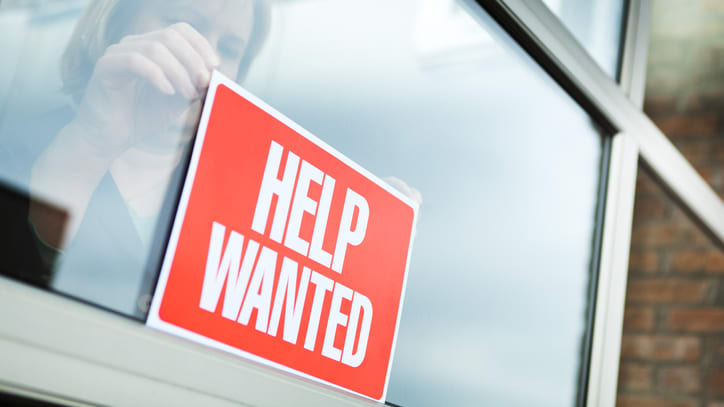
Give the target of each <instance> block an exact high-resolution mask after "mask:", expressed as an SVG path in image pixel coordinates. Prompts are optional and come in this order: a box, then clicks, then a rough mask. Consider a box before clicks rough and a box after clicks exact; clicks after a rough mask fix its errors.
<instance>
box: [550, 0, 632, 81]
mask: <svg viewBox="0 0 724 407" xmlns="http://www.w3.org/2000/svg"><path fill="white" fill-rule="evenodd" d="M543 2H544V3H545V4H546V6H548V8H549V9H550V10H551V11H552V12H553V13H554V14H555V15H556V16H558V18H559V19H560V20H561V22H562V23H563V24H564V25H565V26H566V27H567V28H568V30H569V31H570V32H571V33H572V34H573V36H574V37H576V39H577V40H578V41H579V42H580V43H581V45H583V48H585V49H586V51H588V53H589V54H591V56H592V57H593V59H594V60H595V61H596V62H598V64H599V65H600V66H601V68H603V70H604V71H605V72H606V73H607V74H609V75H610V76H611V77H612V78H614V79H615V78H618V69H619V61H620V60H621V43H622V40H623V32H624V30H623V26H624V17H625V15H626V12H625V11H626V4H627V2H626V1H625V0H583V1H581V0H543Z"/></svg>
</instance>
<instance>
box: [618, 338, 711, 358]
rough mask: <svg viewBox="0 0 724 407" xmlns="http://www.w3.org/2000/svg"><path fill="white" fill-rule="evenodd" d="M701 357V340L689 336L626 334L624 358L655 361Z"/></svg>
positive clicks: (622, 352)
mask: <svg viewBox="0 0 724 407" xmlns="http://www.w3.org/2000/svg"><path fill="white" fill-rule="evenodd" d="M700 357H701V340H700V339H699V338H696V337H688V336H659V335H624V336H623V338H622V342H621V358H622V359H642V360H654V361H664V360H668V361H689V362H692V361H696V360H699V358H700Z"/></svg>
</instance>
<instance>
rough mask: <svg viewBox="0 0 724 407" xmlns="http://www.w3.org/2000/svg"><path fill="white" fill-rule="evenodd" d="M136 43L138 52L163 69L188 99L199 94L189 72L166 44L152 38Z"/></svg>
mask: <svg viewBox="0 0 724 407" xmlns="http://www.w3.org/2000/svg"><path fill="white" fill-rule="evenodd" d="M135 45H137V48H138V52H140V53H142V54H143V55H145V56H146V57H147V58H148V59H150V60H151V61H153V62H154V63H155V64H156V65H158V66H159V67H160V68H161V70H163V73H164V74H165V75H166V77H167V78H168V79H169V81H170V82H171V84H172V85H173V86H174V88H175V89H176V90H177V91H179V93H181V94H182V95H184V96H185V97H186V98H187V99H194V98H196V97H197V96H198V95H199V93H198V91H197V90H196V86H195V85H194V83H193V81H192V79H191V76H190V75H189V72H188V71H187V70H186V68H185V67H184V66H183V64H182V63H181V62H180V61H179V60H178V59H177V58H176V56H175V55H174V54H173V53H172V52H171V51H170V50H169V49H168V47H166V45H164V44H162V43H160V42H158V41H150V40H143V41H138V42H137V43H136V44H135Z"/></svg>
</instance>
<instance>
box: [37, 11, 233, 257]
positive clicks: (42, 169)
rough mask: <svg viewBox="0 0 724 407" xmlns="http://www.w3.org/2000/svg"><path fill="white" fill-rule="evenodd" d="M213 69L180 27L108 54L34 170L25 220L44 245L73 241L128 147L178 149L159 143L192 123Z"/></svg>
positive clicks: (196, 37)
mask: <svg viewBox="0 0 724 407" xmlns="http://www.w3.org/2000/svg"><path fill="white" fill-rule="evenodd" d="M218 63H219V60H218V57H217V56H216V54H215V52H214V50H213V48H212V47H211V45H210V44H209V42H208V41H207V40H206V39H205V38H204V37H203V36H202V35H201V34H199V33H198V32H197V31H196V30H195V29H193V28H192V27H191V26H190V25H188V24H185V23H179V24H174V25H172V26H170V27H167V28H165V29H162V30H159V31H153V32H149V33H146V34H141V35H131V36H128V37H126V38H124V39H123V40H122V41H121V42H119V43H118V44H116V45H112V46H110V47H108V49H107V50H106V52H105V54H104V55H103V56H102V57H101V58H100V59H99V60H98V62H97V63H96V66H95V69H94V71H93V74H92V75H91V78H90V80H89V83H88V85H87V87H86V90H85V93H84V95H83V98H82V100H81V102H80V105H79V108H78V112H77V114H76V117H75V118H74V119H73V120H72V121H71V122H70V123H68V124H67V125H66V126H65V127H64V128H63V129H62V130H61V131H60V132H59V133H58V135H57V136H56V137H55V138H54V139H53V141H52V142H51V143H50V144H49V145H48V147H47V148H46V149H45V151H43V153H42V154H41V155H40V157H38V159H37V160H36V161H35V164H34V165H33V169H32V173H31V179H30V190H31V196H32V197H33V202H32V203H31V206H30V221H31V222H32V223H33V225H34V227H35V228H36V230H37V231H38V234H39V236H40V238H41V239H42V240H43V241H44V242H46V243H47V244H49V245H51V246H53V247H56V248H63V247H65V246H66V245H67V244H68V242H70V241H71V240H72V239H73V237H74V236H75V233H76V231H77V230H78V227H79V225H80V222H81V220H82V219H83V215H84V213H85V210H86V207H87V206H88V202H89V201H90V198H91V196H92V194H93V191H95V189H96V187H97V186H98V183H99V182H100V180H101V179H102V178H103V176H104V175H105V174H106V172H108V169H109V168H110V166H111V164H112V163H113V162H114V160H115V159H116V158H118V157H119V156H120V155H121V154H123V153H124V152H125V151H126V150H128V149H129V148H130V147H133V146H137V145H139V143H144V142H146V145H149V144H148V143H147V142H148V140H150V139H154V140H156V143H155V144H154V143H151V144H150V145H151V146H159V145H160V146H162V147H169V146H170V148H171V151H174V150H178V145H177V144H176V145H174V144H173V143H171V144H168V143H165V140H163V138H164V137H168V134H169V131H168V130H169V129H172V130H173V127H174V126H177V125H181V126H183V125H184V124H187V123H185V122H187V121H194V122H195V120H197V117H196V115H195V113H194V108H193V107H194V106H197V107H198V106H199V105H200V103H199V101H200V97H201V94H202V91H203V89H204V88H206V87H207V86H208V82H209V77H210V71H211V69H212V68H213V67H215V66H216V65H218ZM184 113H185V114H184ZM184 116H188V117H184ZM192 116H193V117H192ZM179 122H181V123H180V124H179ZM180 130H183V129H182V128H180ZM171 133H173V131H172V132H171ZM176 133H177V134H178V133H179V131H176ZM180 133H183V131H181V132H180ZM189 133H190V131H189ZM158 138H161V139H162V140H161V142H160V143H159V142H158V140H157V139H158ZM164 143H165V144H164ZM38 198H42V199H44V200H46V201H48V202H53V203H55V204H57V205H58V206H59V207H61V208H62V209H63V210H64V211H65V212H66V213H68V215H69V217H68V222H67V223H65V222H58V221H56V220H54V219H52V218H49V217H48V216H44V215H43V211H42V205H39V204H37V203H36V200H37V199H38ZM38 202H39V201H38Z"/></svg>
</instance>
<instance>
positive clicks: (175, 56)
mask: <svg viewBox="0 0 724 407" xmlns="http://www.w3.org/2000/svg"><path fill="white" fill-rule="evenodd" d="M218 64H219V58H218V57H217V55H216V52H215V51H214V49H213V48H212V46H211V44H209V42H208V41H207V40H206V38H204V37H203V36H202V35H201V34H199V33H198V32H197V31H196V30H195V29H194V28H193V27H191V26H190V25H189V24H186V23H178V24H174V25H171V26H169V27H167V28H165V29H162V30H158V31H153V32H149V33H145V34H140V35H130V36H127V37H125V38H123V39H122V40H121V41H120V42H119V43H118V44H115V45H112V46H110V47H108V48H107V49H106V52H105V53H104V55H103V56H102V57H101V58H100V59H99V60H98V62H97V63H96V66H95V69H94V71H93V74H92V75H91V78H90V80H89V83H88V86H87V87H86V90H85V93H84V95H83V98H82V100H81V103H80V106H79V109H78V114H77V116H76V118H75V119H74V122H75V123H74V124H75V128H77V129H82V130H81V135H82V136H83V137H85V141H86V142H87V143H88V144H90V145H91V146H93V147H94V149H95V150H97V152H98V154H99V155H101V156H106V157H109V158H115V157H117V156H118V155H120V154H122V153H123V152H124V151H125V150H127V149H128V148H130V147H132V146H134V145H136V144H137V143H139V142H140V141H143V140H147V139H148V138H150V137H153V136H158V135H159V134H161V133H163V132H164V131H166V130H167V129H168V128H169V127H172V126H174V125H183V124H185V123H181V124H179V123H177V122H179V121H182V122H183V121H185V120H187V118H185V117H183V113H184V112H185V111H187V110H189V107H190V106H191V105H192V104H193V103H195V102H197V101H198V100H199V99H200V98H201V97H202V96H203V91H204V89H205V88H206V87H207V86H208V83H209V78H210V72H211V70H212V69H213V68H214V67H215V66H217V65H218ZM191 119H193V120H195V119H196V118H191Z"/></svg>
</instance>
